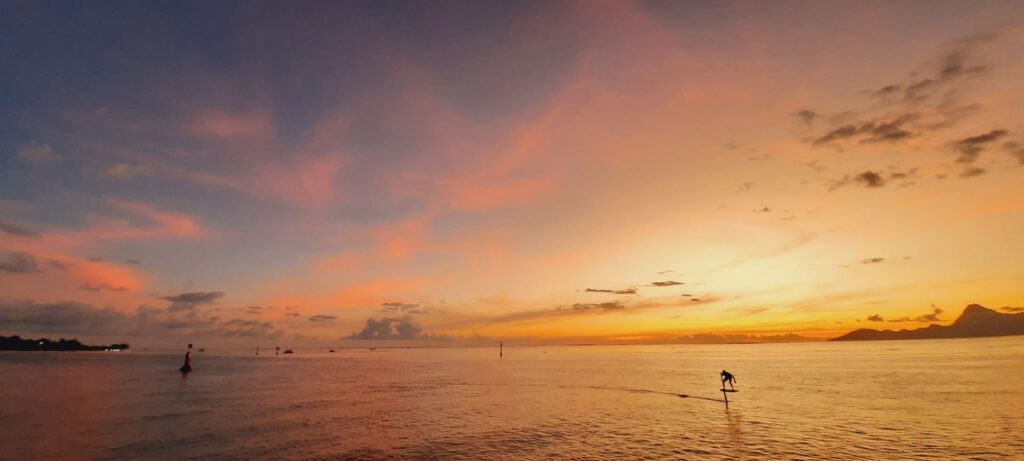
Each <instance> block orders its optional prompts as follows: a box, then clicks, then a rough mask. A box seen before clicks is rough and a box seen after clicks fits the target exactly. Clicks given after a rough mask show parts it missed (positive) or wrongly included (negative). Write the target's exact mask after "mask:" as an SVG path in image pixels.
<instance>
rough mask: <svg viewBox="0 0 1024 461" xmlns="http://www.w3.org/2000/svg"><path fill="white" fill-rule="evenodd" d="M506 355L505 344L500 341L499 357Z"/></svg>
mask: <svg viewBox="0 0 1024 461" xmlns="http://www.w3.org/2000/svg"><path fill="white" fill-rule="evenodd" d="M504 356H505V344H504V343H502V342H501V341H498V358H501V357H504Z"/></svg>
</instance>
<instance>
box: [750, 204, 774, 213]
mask: <svg viewBox="0 0 1024 461" xmlns="http://www.w3.org/2000/svg"><path fill="white" fill-rule="evenodd" d="M771 212H772V209H771V208H770V207H768V206H765V207H762V208H759V209H757V210H754V213H771Z"/></svg>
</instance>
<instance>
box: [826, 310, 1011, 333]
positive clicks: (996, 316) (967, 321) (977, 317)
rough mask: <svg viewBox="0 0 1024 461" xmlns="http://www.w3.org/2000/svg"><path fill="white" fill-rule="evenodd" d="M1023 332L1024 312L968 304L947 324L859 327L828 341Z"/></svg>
mask: <svg viewBox="0 0 1024 461" xmlns="http://www.w3.org/2000/svg"><path fill="white" fill-rule="evenodd" d="M1011 335H1024V312H1022V313H1017V314H1003V313H999V312H996V311H994V310H992V309H988V308H986V307H985V306H982V305H979V304H971V305H969V306H967V307H966V308H964V312H963V313H962V314H960V317H959V318H957V319H956V321H954V322H953V323H952V324H951V325H949V326H942V325H928V327H926V328H918V329H915V330H899V331H893V330H881V331H880V330H872V329H869V328H862V329H860V330H854V331H851V332H849V333H847V334H845V335H843V336H840V337H838V338H832V339H830V340H829V341H877V340H883V339H937V338H980V337H985V336H1011Z"/></svg>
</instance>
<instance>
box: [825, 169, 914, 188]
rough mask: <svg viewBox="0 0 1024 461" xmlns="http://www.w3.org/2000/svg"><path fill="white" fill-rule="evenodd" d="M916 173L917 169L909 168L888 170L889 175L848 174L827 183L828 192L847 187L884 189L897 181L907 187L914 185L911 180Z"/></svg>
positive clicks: (868, 171)
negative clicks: (891, 182)
mask: <svg viewBox="0 0 1024 461" xmlns="http://www.w3.org/2000/svg"><path fill="white" fill-rule="evenodd" d="M917 172H918V169H917V168H911V169H909V170H895V169H890V172H889V173H885V172H882V171H875V170H866V171H862V172H860V173H856V174H852V175H850V174H848V175H845V176H843V177H840V178H836V179H832V180H831V181H830V182H829V186H828V190H829V191H834V190H836V189H839V188H842V187H846V186H849V185H856V186H861V187H866V188H879V187H885V186H886V185H887V184H889V182H890V181H898V182H899V183H900V185H901V186H909V185H912V184H914V182H913V179H914V178H916V177H917Z"/></svg>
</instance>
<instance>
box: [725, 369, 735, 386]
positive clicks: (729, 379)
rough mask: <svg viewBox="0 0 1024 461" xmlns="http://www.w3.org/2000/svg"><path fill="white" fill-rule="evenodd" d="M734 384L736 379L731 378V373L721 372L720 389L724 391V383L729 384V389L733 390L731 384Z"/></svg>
mask: <svg viewBox="0 0 1024 461" xmlns="http://www.w3.org/2000/svg"><path fill="white" fill-rule="evenodd" d="M735 382H736V377H735V376H733V375H732V373H729V372H728V371H725V370H722V389H725V383H729V388H730V389H733V390H735V389H736V387H734V386H733V383H735Z"/></svg>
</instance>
